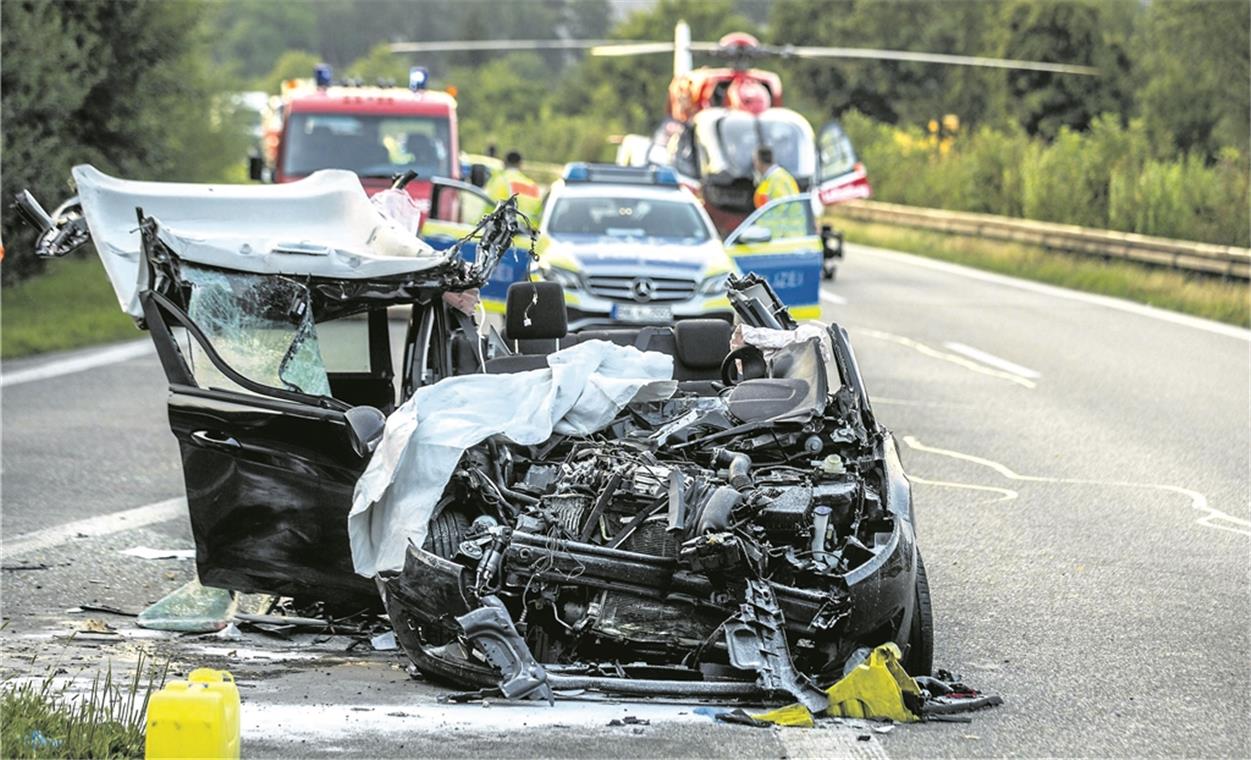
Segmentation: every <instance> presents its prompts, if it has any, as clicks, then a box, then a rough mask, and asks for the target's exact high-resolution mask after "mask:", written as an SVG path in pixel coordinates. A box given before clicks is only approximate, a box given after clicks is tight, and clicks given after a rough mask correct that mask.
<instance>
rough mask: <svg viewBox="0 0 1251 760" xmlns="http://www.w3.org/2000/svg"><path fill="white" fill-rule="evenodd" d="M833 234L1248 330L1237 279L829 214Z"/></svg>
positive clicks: (1248, 290)
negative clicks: (1191, 315)
mask: <svg viewBox="0 0 1251 760" xmlns="http://www.w3.org/2000/svg"><path fill="white" fill-rule="evenodd" d="M831 221H832V222H833V223H834V226H835V229H838V230H842V232H843V234H844V235H845V236H846V239H847V240H848V241H850V242H853V243H861V244H863V245H871V246H875V247H878V248H890V249H893V250H896V251H905V252H907V253H915V254H918V255H920V256H926V257H928V258H931V259H941V260H943V261H950V262H952V263H954V264H964V265H966V266H970V267H976V268H977V269H986V270H989V271H991V272H999V273H1001V274H1007V275H1012V276H1013V277H1021V278H1024V279H1027V280H1036V281H1038V282H1045V283H1049V284H1051V285H1059V286H1061V287H1066V288H1072V289H1074V290H1084V291H1086V292H1088V293H1098V294H1100V295H1105V296H1114V297H1117V298H1125V299H1128V300H1130V301H1137V302H1139V303H1145V304H1149V305H1151V306H1157V307H1159V308H1162V309H1170V310H1172V311H1179V312H1182V313H1184V314H1193V315H1194V316H1196V317H1204V318H1206V319H1214V320H1217V321H1219V322H1226V323H1228V324H1232V325H1238V326H1240V327H1251V286H1248V285H1247V283H1245V282H1244V283H1239V282H1238V281H1236V280H1231V281H1225V280H1219V279H1216V278H1214V277H1204V276H1199V275H1185V274H1182V273H1180V272H1174V271H1170V270H1167V269H1154V268H1151V267H1144V266H1140V265H1137V264H1131V263H1126V262H1119V261H1113V262H1104V261H1101V260H1099V259H1093V258H1087V257H1083V256H1075V255H1069V254H1064V253H1057V252H1054V251H1047V250H1044V249H1041V248H1033V247H1030V246H1023V245H1018V244H1016V243H1003V242H999V241H995V240H981V239H978V238H972V237H966V236H963V235H948V234H945V233H941V232H931V231H929V230H916V229H910V228H907V227H895V226H892V225H888V224H876V223H872V222H860V221H855V220H852V219H847V218H846V217H843V216H840V215H837V214H835V215H832V216H831Z"/></svg>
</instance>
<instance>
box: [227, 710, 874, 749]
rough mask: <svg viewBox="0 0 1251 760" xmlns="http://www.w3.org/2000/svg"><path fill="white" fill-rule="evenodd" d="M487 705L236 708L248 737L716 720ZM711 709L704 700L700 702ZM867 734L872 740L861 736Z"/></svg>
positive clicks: (682, 713) (851, 744)
mask: <svg viewBox="0 0 1251 760" xmlns="http://www.w3.org/2000/svg"><path fill="white" fill-rule="evenodd" d="M489 703H490V707H489V708H487V709H483V705H482V704H481V703H479V702H475V703H472V704H463V705H456V704H449V705H430V704H412V703H392V704H387V703H359V704H357V703H354V704H352V705H351V709H350V710H348V709H344V707H343V705H341V704H333V705H310V704H307V703H306V704H289V703H288V704H281V703H277V704H276V703H267V702H263V701H261V700H259V699H255V698H253V699H249V700H248V702H247V703H246V706H245V708H244V709H243V711H242V712H241V713H240V714H239V719H240V724H241V725H240V729H241V731H240V732H241V734H242V739H243V742H244V743H245V744H246V743H248V742H249V741H263V742H266V743H273V742H281V741H283V740H286V739H294V738H299V739H302V740H305V741H307V742H309V743H313V742H318V743H325V742H342V741H343V739H344V738H345V737H347V736H351V735H353V734H357V735H359V734H365V733H368V734H371V735H374V736H380V735H393V734H400V735H407V736H412V735H413V734H415V733H422V734H444V735H446V734H448V733H449V732H451V731H453V730H457V731H461V732H471V731H480V732H483V733H497V732H501V731H525V730H534V729H543V728H564V729H574V730H578V731H580V732H582V733H585V732H586V731H588V730H600V731H604V732H613V731H614V730H615V731H622V732H627V731H629V730H630V729H631V728H632V726H630V725H629V724H627V725H626V726H623V727H622V728H619V729H612V728H609V727H608V723H609V721H612V720H614V719H616V720H622V719H624V718H626V717H634V718H637V719H639V720H645V721H649V726H647V727H645V728H644V730H650V729H655V728H658V727H660V726H662V725H664V724H673V723H688V724H689V723H706V724H708V725H715V720H714V718H712V717H711V716H708V715H705V714H700V713H697V712H696V710H698V709H700V708H699V707H697V706H694V705H682V704H656V703H620V702H590V701H578V700H561V699H559V698H558V699H557V700H556V704H555V705H550V706H549V705H547V704H545V703H542V702H508V701H505V700H502V699H499V700H496V699H492V700H489ZM703 709H704V710H707V709H708V708H707V707H706V706H705V707H704V708H703ZM775 735H776V736H778V738H779V739H780V740H781V741H782V743H783V744H784V745H785V746H786V749H787V756H788V757H797V758H817V757H821V758H825V757H854V758H866V759H869V760H884V759H885V758H886V756H887V755H886V752H885V750H884V749H883V748H882V744H881V742H880V741H878V739H877V737H876V736H874V735H873V733H872V729H870V728H868V727H863V728H860V727H855V726H850V725H840V724H837V723H831V724H830V725H828V727H826V728H824V729H799V728H792V729H779V730H778V731H777V732H776V734H775ZM859 735H868V736H869V740H868V741H859V740H858V739H857V737H858V736H859Z"/></svg>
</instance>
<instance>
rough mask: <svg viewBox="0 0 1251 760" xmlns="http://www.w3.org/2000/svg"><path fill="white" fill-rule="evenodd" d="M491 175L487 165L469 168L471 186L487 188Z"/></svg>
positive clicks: (475, 165) (476, 165)
mask: <svg viewBox="0 0 1251 760" xmlns="http://www.w3.org/2000/svg"><path fill="white" fill-rule="evenodd" d="M489 175H490V170H489V169H487V167H486V164H474V165H472V166H470V167H469V184H471V185H476V186H478V187H486V183H487V179H488V178H489Z"/></svg>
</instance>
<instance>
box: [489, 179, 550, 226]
mask: <svg viewBox="0 0 1251 760" xmlns="http://www.w3.org/2000/svg"><path fill="white" fill-rule="evenodd" d="M486 194H487V195H488V196H490V197H491V200H493V201H504V200H508V198H510V197H511V196H513V195H516V196H517V210H518V211H520V212H521V213H523V214H525V215H526V216H529V217H530V219H531V221H533V222H534V223H535V224H538V223H539V212H540V211H541V210H542V209H543V197H542V191H541V190H540V189H539V183H537V182H535V181H534V180H532V179H530V178H529V177H527V176H526V175H524V174H522V173H521V170H520V169H516V168H508V169H505V170H504V171H502V172H496V173H495V175H494V176H492V177H491V181H490V182H487V185H486Z"/></svg>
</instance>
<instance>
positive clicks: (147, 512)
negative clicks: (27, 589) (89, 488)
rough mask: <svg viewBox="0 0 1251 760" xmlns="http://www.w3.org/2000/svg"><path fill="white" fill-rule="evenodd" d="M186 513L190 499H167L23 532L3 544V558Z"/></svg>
mask: <svg viewBox="0 0 1251 760" xmlns="http://www.w3.org/2000/svg"><path fill="white" fill-rule="evenodd" d="M185 514H187V500H186V499H185V498H183V497H181V496H179V497H178V498H175V499H166V500H165V501H158V502H156V503H155V504H148V505H146V506H143V507H136V508H134V509H125V510H122V511H121V512H110V513H109V514H107V515H99V516H97V517H89V518H87V519H85V520H76V521H74V522H70V523H65V524H64V525H56V526H53V527H51V528H44V529H42V530H36V531H32V532H30V533H23V534H22V535H20V536H14V537H13V538H6V539H5V540H4V542H3V543H2V544H0V556H3V557H4V558H5V559H8V558H10V557H16V556H18V555H21V554H30V553H31V552H37V551H42V550H44V549H50V548H52V547H54V546H60V545H61V544H64V543H68V542H70V541H72V540H74V539H76V538H91V537H95V536H107V535H109V534H112V533H120V532H121V531H124V530H130V529H132V528H141V527H143V526H145V525H152V524H154V523H162V522H165V521H167V520H173V519H174V518H176V517H180V516H182V515H185Z"/></svg>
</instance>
